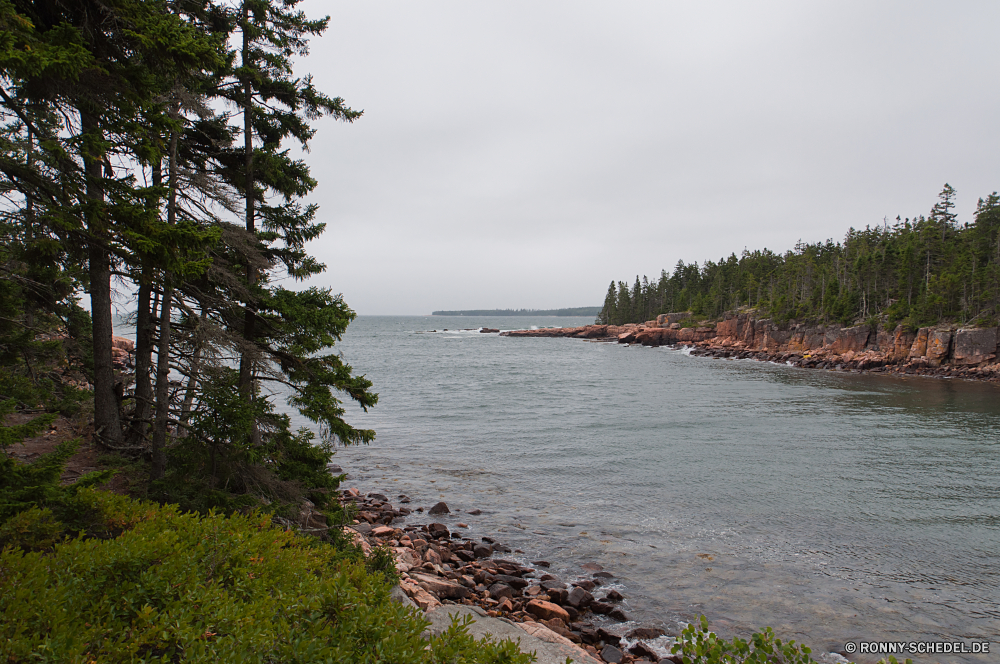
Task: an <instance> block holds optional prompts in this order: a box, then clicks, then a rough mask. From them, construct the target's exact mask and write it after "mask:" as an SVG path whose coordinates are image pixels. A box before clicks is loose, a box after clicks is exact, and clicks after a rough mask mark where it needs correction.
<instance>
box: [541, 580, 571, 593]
mask: <svg viewBox="0 0 1000 664" xmlns="http://www.w3.org/2000/svg"><path fill="white" fill-rule="evenodd" d="M538 585H540V586H541V587H542V588H545V589H546V590H561V589H563V588H565V587H566V584H565V583H563V582H562V581H559V580H558V579H545V580H543V581H542V582H541V583H540V584H538Z"/></svg>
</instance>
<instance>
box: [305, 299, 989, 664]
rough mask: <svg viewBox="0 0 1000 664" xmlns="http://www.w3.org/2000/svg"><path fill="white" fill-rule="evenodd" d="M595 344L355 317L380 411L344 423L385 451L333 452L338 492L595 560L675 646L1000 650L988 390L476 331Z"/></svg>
mask: <svg viewBox="0 0 1000 664" xmlns="http://www.w3.org/2000/svg"><path fill="white" fill-rule="evenodd" d="M589 322H592V320H591V319H568V318H537V319H534V318H530V317H520V316H519V317H513V318H498V317H484V318H472V317H469V318H466V317H455V318H451V317H440V316H434V317H429V316H428V317H378V316H361V317H359V318H358V319H357V320H356V321H355V322H354V323H353V324H352V325H351V326H350V328H349V330H348V333H347V335H346V337H345V339H344V341H343V343H342V344H341V350H342V351H343V353H344V357H345V359H346V360H347V361H348V362H349V363H350V364H351V365H352V366H353V367H354V369H355V371H356V372H357V373H362V374H365V375H367V376H368V377H369V378H370V379H371V380H372V381H374V383H375V391H377V392H378V393H379V395H380V397H379V404H378V405H377V406H376V407H375V408H373V409H371V410H370V411H369V412H368V413H362V412H360V411H359V410H356V409H353V408H352V407H351V405H350V404H348V406H347V407H348V419H349V421H350V422H351V423H352V424H354V425H355V426H362V427H367V428H373V429H375V430H376V431H377V434H378V436H377V438H376V441H375V442H374V443H373V444H372V445H370V446H364V447H359V448H340V449H339V450H338V453H337V457H336V459H335V461H336V462H337V463H340V464H341V465H342V466H343V467H344V469H345V471H347V472H349V473H350V478H349V479H348V480H347V483H346V485H347V486H351V485H353V486H358V487H359V488H361V489H362V490H364V491H380V492H385V493H387V494H388V495H390V496H393V497H395V496H397V495H400V494H405V495H408V496H410V498H411V499H412V500H413V502H412V503H411V505H410V506H411V507H415V506H417V505H423V506H425V507H426V506H430V505H432V504H433V503H435V502H437V501H438V500H445V501H446V502H447V503H448V505H449V506H450V507H451V508H452V511H453V514H451V515H449V516H447V517H445V519H446V523H448V524H449V525H450V526H452V527H454V526H455V524H456V523H457V522H459V521H465V522H467V523H468V524H469V526H470V533H471V534H472V535H473V536H482V535H487V536H497V537H499V539H500V540H501V541H503V542H504V543H506V544H507V545H509V546H511V547H512V548H516V549H520V550H522V551H523V552H524V553H523V555H521V556H519V557H521V558H523V559H525V560H531V559H537V557H545V558H546V559H548V560H550V561H551V562H552V563H553V569H554V570H556V571H557V573H560V574H563V575H566V576H573V575H575V574H578V573H580V572H581V570H580V567H579V566H580V565H581V564H582V563H584V562H597V563H599V564H601V565H603V566H604V567H605V568H606V569H608V570H609V571H611V572H613V573H614V574H615V575H616V576H617V577H618V581H619V582H620V583H621V586H620V587H621V588H622V590H623V593H624V594H625V595H626V597H627V601H626V605H625V609H626V612H627V613H629V615H630V616H631V617H632V618H633V619H634V620H636V621H637V622H643V623H653V624H661V625H663V626H665V627H666V628H667V629H668V630H670V631H672V632H674V633H676V631H677V630H678V628H679V625H681V624H683V623H684V622H685V621H687V620H690V619H691V618H692V617H694V616H696V615H698V614H700V613H704V614H705V615H707V616H708V617H709V620H710V621H711V626H712V628H713V629H714V630H715V631H717V632H719V633H721V634H723V635H727V636H731V635H734V634H740V635H743V636H746V635H747V634H748V633H749V632H750V631H752V630H755V629H759V628H761V627H763V626H765V625H769V626H772V627H774V629H775V631H776V632H778V633H779V634H780V635H783V636H785V637H793V638H795V639H797V640H799V641H803V642H805V643H807V644H809V645H811V646H812V647H814V649H816V650H821V651H822V650H832V651H837V650H841V649H842V648H843V647H844V644H845V643H846V642H848V641H861V640H865V641H890V640H893V641H922V640H932V641H937V640H948V641H955V640H983V641H993V642H994V644H996V645H994V649H997V648H1000V644H997V642H998V641H1000V639H998V638H997V636H998V635H1000V609H998V606H1000V591H998V587H1000V584H998V583H997V581H998V579H997V576H998V573H997V570H998V569H1000V554H998V552H1000V528H998V525H1000V518H998V515H1000V509H998V508H1000V443H998V434H1000V399H998V397H1000V390H998V389H997V387H996V386H994V385H989V384H982V383H973V382H965V381H955V380H934V379H924V378H910V379H903V378H890V377H880V376H873V375H857V374H843V373H837V372H827V371H817V370H807V369H798V368H793V367H789V366H779V365H775V364H767V363H760V362H754V361H732V360H718V359H708V358H697V357H690V356H688V355H687V354H686V353H684V352H683V351H678V350H671V349H665V348H658V349H652V348H642V347H625V346H619V345H617V344H607V343H592V342H585V341H581V340H574V339H516V338H509V337H499V336H497V335H495V334H480V333H479V332H478V331H477V328H479V327H480V326H488V327H500V328H502V329H519V328H524V327H531V326H564V325H565V326H569V325H580V324H586V323H589ZM445 328H447V331H445ZM461 328H472V329H471V330H469V329H466V330H462V329H461ZM300 423H302V422H300ZM473 508H479V509H482V510H483V514H482V515H480V516H471V515H467V514H465V513H464V511H466V510H470V509H473ZM415 516H417V515H415ZM426 520H427V519H426V518H424V519H423V521H426ZM855 657H856V659H858V660H859V661H867V659H866V658H865V657H863V656H855ZM914 660H915V661H943V662H966V661H968V662H985V661H991V660H990V655H964V656H951V657H950V658H949V657H948V656H943V655H935V656H933V658H931V659H921V658H920V657H914ZM872 661H874V658H873V659H872Z"/></svg>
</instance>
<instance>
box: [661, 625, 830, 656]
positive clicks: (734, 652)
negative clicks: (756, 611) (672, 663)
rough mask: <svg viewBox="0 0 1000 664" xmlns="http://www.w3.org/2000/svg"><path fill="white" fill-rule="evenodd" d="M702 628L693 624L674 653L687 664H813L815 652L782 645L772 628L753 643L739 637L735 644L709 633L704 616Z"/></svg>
mask: <svg viewBox="0 0 1000 664" xmlns="http://www.w3.org/2000/svg"><path fill="white" fill-rule="evenodd" d="M700 623H701V625H700V627H695V625H694V624H689V625H688V626H687V627H686V628H685V629H684V631H683V632H681V636H680V638H679V639H678V640H677V643H675V644H674V646H673V648H672V650H671V652H673V653H674V654H678V653H679V654H680V655H681V657H682V658H683V659H684V662H685V664H775V663H776V662H780V663H781V664H811V663H814V662H815V660H814V659H812V658H811V657H809V653H810V652H812V651H811V650H810V649H809V648H807V647H806V646H801V645H796V644H795V641H788V642H787V643H782V641H781V639H776V638H775V637H774V632H773V631H772V630H771V628H770V627H768V628H766V629H765V630H764V631H763V632H755V633H754V634H753V635H751V637H750V640H749V641H744V640H743V639H741V638H739V637H735V638H734V639H733V640H732V641H726V640H725V639H721V638H719V637H718V635H716V634H715V632H710V631H709V630H708V619H707V618H706V617H705V616H701V617H700Z"/></svg>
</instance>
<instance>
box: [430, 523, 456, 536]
mask: <svg viewBox="0 0 1000 664" xmlns="http://www.w3.org/2000/svg"><path fill="white" fill-rule="evenodd" d="M427 534H428V535H430V536H431V537H433V538H434V539H439V538H442V537H451V533H450V532H448V526H446V525H444V524H443V523H431V524H428V526H427Z"/></svg>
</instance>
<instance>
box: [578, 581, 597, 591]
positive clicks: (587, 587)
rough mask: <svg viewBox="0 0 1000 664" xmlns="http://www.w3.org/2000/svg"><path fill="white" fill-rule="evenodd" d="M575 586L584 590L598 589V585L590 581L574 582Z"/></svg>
mask: <svg viewBox="0 0 1000 664" xmlns="http://www.w3.org/2000/svg"><path fill="white" fill-rule="evenodd" d="M573 585H574V586H578V587H580V588H583V589H584V590H593V589H594V588H596V587H597V584H596V583H594V582H593V581H591V580H590V579H584V580H583V581H574V582H573Z"/></svg>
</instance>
